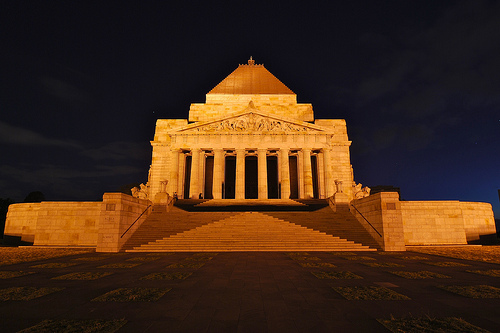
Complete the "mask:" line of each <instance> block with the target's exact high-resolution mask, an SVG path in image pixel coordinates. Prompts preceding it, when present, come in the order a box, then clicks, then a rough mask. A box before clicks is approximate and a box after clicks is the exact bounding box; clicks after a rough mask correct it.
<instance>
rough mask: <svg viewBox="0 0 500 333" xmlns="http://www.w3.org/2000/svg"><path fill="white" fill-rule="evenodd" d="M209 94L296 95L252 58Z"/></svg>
mask: <svg viewBox="0 0 500 333" xmlns="http://www.w3.org/2000/svg"><path fill="white" fill-rule="evenodd" d="M208 94H228V95H245V94H249V95H260V94H269V95H295V93H294V92H293V91H292V90H290V88H288V87H287V86H286V85H284V84H283V82H281V81H280V80H278V79H277V78H276V76H274V75H273V74H271V72H269V71H268V70H267V69H266V68H265V67H264V65H256V64H255V60H253V59H252V57H250V60H248V64H244V65H239V66H238V68H236V69H235V70H234V71H233V72H232V73H231V74H229V75H228V76H227V77H226V78H225V79H224V80H222V82H221V83H219V84H218V85H217V86H215V88H213V89H212V90H211V91H210V92H209V93H208Z"/></svg>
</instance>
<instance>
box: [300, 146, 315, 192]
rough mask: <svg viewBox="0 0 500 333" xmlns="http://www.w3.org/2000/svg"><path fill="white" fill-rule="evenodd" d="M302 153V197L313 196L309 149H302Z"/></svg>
mask: <svg viewBox="0 0 500 333" xmlns="http://www.w3.org/2000/svg"><path fill="white" fill-rule="evenodd" d="M302 153H303V155H304V198H305V199H310V198H312V197H313V183H312V169H311V149H309V148H304V149H302Z"/></svg>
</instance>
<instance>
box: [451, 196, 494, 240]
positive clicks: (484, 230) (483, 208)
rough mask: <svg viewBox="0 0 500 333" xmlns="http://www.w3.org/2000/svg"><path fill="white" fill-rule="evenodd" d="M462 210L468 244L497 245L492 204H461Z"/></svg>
mask: <svg viewBox="0 0 500 333" xmlns="http://www.w3.org/2000/svg"><path fill="white" fill-rule="evenodd" d="M460 208H461V209H462V216H463V219H464V228H465V236H466V237H467V242H468V243H476V242H481V243H496V239H497V237H496V226H495V216H494V215H493V209H492V207H491V204H489V203H484V202H461V203H460Z"/></svg>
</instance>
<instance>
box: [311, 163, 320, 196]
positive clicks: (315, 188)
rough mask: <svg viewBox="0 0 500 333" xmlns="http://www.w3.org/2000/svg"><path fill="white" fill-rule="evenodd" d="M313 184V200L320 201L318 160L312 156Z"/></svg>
mask: <svg viewBox="0 0 500 333" xmlns="http://www.w3.org/2000/svg"><path fill="white" fill-rule="evenodd" d="M311 169H312V182H313V198H314V199H319V187H318V158H317V156H316V155H312V156H311Z"/></svg>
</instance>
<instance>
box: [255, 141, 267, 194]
mask: <svg viewBox="0 0 500 333" xmlns="http://www.w3.org/2000/svg"><path fill="white" fill-rule="evenodd" d="M257 161H258V162H257V163H258V174H259V176H258V189H259V196H258V197H259V199H267V149H257Z"/></svg>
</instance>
